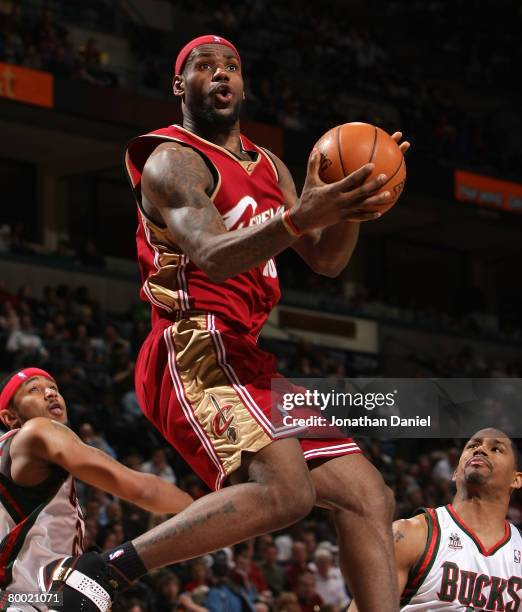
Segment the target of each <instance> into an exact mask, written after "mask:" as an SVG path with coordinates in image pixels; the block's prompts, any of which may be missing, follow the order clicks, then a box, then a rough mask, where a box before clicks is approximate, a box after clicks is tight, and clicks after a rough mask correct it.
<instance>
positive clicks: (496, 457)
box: [349, 429, 522, 612]
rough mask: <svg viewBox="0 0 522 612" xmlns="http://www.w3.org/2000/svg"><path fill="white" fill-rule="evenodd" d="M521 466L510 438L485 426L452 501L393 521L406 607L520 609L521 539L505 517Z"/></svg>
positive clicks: (420, 610)
mask: <svg viewBox="0 0 522 612" xmlns="http://www.w3.org/2000/svg"><path fill="white" fill-rule="evenodd" d="M520 467H521V466H520V465H519V453H518V450H517V448H516V447H515V445H514V443H513V442H512V440H510V439H509V438H508V437H507V436H506V434H505V433H503V432H502V431H499V430H498V429H483V430H481V431H479V432H477V433H476V434H475V435H474V436H473V437H472V438H471V439H470V440H469V441H468V442H467V444H466V445H465V447H464V450H463V451H462V455H461V457H460V460H459V464H458V466H457V469H456V470H455V474H454V476H453V479H454V481H455V483H456V486H457V493H456V495H455V498H454V500H453V503H452V504H448V505H447V506H443V507H441V508H435V509H432V508H427V509H425V510H424V512H423V513H422V514H419V515H418V516H415V517H413V518H411V519H406V520H399V521H396V522H395V523H394V525H393V533H394V541H395V552H396V555H397V568H398V580H399V591H400V592H401V593H402V596H401V610H405V611H407V612H410V611H415V612H431V611H432V610H459V611H462V612H464V611H465V612H471V611H472V610H473V611H475V610H480V611H483V612H486V611H490V610H491V611H493V610H503V611H505V612H515V611H516V610H521V609H522V607H521V600H522V558H521V556H522V537H521V536H520V533H519V531H518V529H517V528H516V527H515V526H513V525H511V524H510V523H508V522H507V521H506V514H507V511H508V507H509V498H510V496H511V493H512V492H513V491H514V490H515V489H519V488H520V487H521V486H522V472H520V471H519V469H520ZM356 611H357V607H356V604H355V602H354V603H353V604H352V605H351V606H350V608H349V612H356Z"/></svg>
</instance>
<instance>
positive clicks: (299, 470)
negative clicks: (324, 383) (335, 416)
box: [41, 439, 315, 612]
mask: <svg viewBox="0 0 522 612" xmlns="http://www.w3.org/2000/svg"><path fill="white" fill-rule="evenodd" d="M244 465H245V466H246V469H247V473H248V478H249V482H245V483H244V484H237V485H233V486H230V487H227V488H225V489H222V490H220V491H216V492H215V493H211V494H209V495H207V496H205V497H203V498H201V499H198V500H197V501H195V502H194V503H193V504H191V505H190V506H189V507H188V508H187V509H186V510H184V511H183V512H181V513H180V514H178V515H177V516H175V517H173V518H172V519H170V520H168V521H166V522H165V523H162V524H161V525H158V526H157V527H155V528H154V529H151V530H150V531H148V532H146V533H144V534H143V535H141V536H139V537H138V538H136V539H135V540H133V541H132V542H127V543H126V544H124V545H122V546H119V547H117V548H115V549H113V550H112V551H107V552H105V553H103V555H97V554H94V553H88V554H84V555H81V556H80V557H76V558H72V557H69V558H68V559H67V560H66V561H65V562H64V564H63V565H64V566H65V567H63V566H59V565H58V564H57V563H56V562H54V563H52V564H49V565H48V566H47V567H45V568H43V569H42V571H41V575H42V576H43V580H44V581H45V584H44V586H49V587H51V592H56V591H61V592H62V593H63V597H64V604H63V606H64V609H65V610H71V611H72V610H81V611H82V612H91V611H92V612H98V611H100V610H107V609H108V608H106V607H103V606H104V605H105V604H104V603H103V601H105V600H106V599H107V597H106V596H105V595H104V594H103V593H102V594H101V595H100V597H101V600H103V601H100V603H98V601H97V600H96V601H94V599H95V598H93V597H91V596H90V595H92V591H97V587H96V585H98V586H99V587H100V588H101V589H103V591H105V592H107V593H108V596H109V598H110V599H112V598H113V596H114V593H115V592H117V591H118V590H119V589H122V588H125V587H126V586H128V585H129V583H131V582H132V581H134V580H136V579H137V578H139V577H140V576H141V575H143V574H145V573H146V572H147V571H149V570H151V569H155V568H157V567H162V566H164V565H169V564H171V563H178V562H180V561H184V560H186V559H191V558H193V557H198V556H200V555H203V554H207V553H209V552H212V551H214V550H217V549H219V548H223V547H225V546H231V545H232V544H235V543H237V542H241V541H243V540H246V539H248V538H252V537H255V536H258V535H261V534H263V533H267V532H269V531H274V530H276V529H281V528H283V527H286V526H287V525H291V524H293V523H295V522H296V521H298V520H300V519H301V518H303V517H305V516H306V515H307V514H308V513H309V512H310V511H311V509H312V507H313V505H314V503H315V490H314V487H313V484H312V481H311V478H310V473H309V472H308V469H307V467H306V464H305V461H304V458H303V452H302V450H301V446H300V445H299V442H298V441H297V440H294V439H287V440H278V441H276V442H273V443H272V444H269V445H268V446H266V447H265V448H263V449H262V450H260V451H259V452H258V453H256V454H255V455H249V454H248V453H247V454H245V461H244ZM93 554H94V557H93V556H92V555H93ZM82 575H84V576H86V578H87V579H88V580H84V581H83V582H82V580H83V576H82ZM111 591H112V592H111Z"/></svg>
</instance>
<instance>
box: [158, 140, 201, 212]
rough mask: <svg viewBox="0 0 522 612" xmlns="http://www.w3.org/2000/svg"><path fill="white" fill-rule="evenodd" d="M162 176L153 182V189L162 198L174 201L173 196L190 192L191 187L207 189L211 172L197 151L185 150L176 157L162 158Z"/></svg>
mask: <svg viewBox="0 0 522 612" xmlns="http://www.w3.org/2000/svg"><path fill="white" fill-rule="evenodd" d="M162 162H163V163H162V168H161V176H160V178H158V179H157V180H155V181H153V182H152V184H151V188H152V190H153V191H154V192H155V193H156V194H157V195H158V196H159V197H160V198H162V199H164V200H167V201H170V202H172V199H173V198H176V197H179V196H180V195H182V194H184V193H188V192H189V191H190V189H193V188H200V189H202V190H203V191H204V190H205V189H206V187H207V185H208V182H209V178H211V177H210V172H209V170H208V168H206V167H205V165H204V164H202V160H201V158H200V157H199V155H198V154H197V153H194V152H192V151H183V152H182V153H181V154H178V155H176V156H175V157H173V156H169V158H167V160H166V162H165V161H163V159H162Z"/></svg>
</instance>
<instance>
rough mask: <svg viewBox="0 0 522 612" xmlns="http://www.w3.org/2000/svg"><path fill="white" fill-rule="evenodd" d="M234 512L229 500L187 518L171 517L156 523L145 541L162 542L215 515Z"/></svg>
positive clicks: (203, 522) (190, 529)
mask: <svg viewBox="0 0 522 612" xmlns="http://www.w3.org/2000/svg"><path fill="white" fill-rule="evenodd" d="M234 512H237V510H236V507H235V506H234V504H233V503H232V502H231V501H229V502H227V503H226V504H225V505H224V506H222V507H221V508H218V509H217V510H210V511H209V512H205V513H203V514H199V515H197V516H193V517H190V518H188V519H181V520H177V518H174V519H171V520H170V521H167V522H166V523H163V524H162V525H158V527H156V529H154V530H153V532H152V533H151V535H150V536H149V539H148V540H147V543H148V544H158V543H160V542H164V541H165V540H170V539H171V538H172V537H174V536H176V535H180V534H182V533H186V532H187V531H192V530H193V529H194V528H196V527H199V526H200V525H204V524H205V523H207V522H208V521H210V520H211V519H213V518H215V517H216V516H219V515H221V514H232V513H234Z"/></svg>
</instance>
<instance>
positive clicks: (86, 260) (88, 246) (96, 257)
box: [76, 240, 106, 268]
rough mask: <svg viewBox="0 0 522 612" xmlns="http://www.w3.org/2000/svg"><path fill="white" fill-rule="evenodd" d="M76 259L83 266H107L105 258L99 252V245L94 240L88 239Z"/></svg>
mask: <svg viewBox="0 0 522 612" xmlns="http://www.w3.org/2000/svg"><path fill="white" fill-rule="evenodd" d="M76 261H77V262H78V263H80V264H81V265H82V266H89V267H91V268H105V266H106V264H105V258H104V256H103V255H102V254H101V253H99V251H98V247H97V246H96V243H95V242H94V241H93V240H86V241H85V244H84V245H83V246H82V248H81V249H79V250H78V252H77V254H76Z"/></svg>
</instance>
